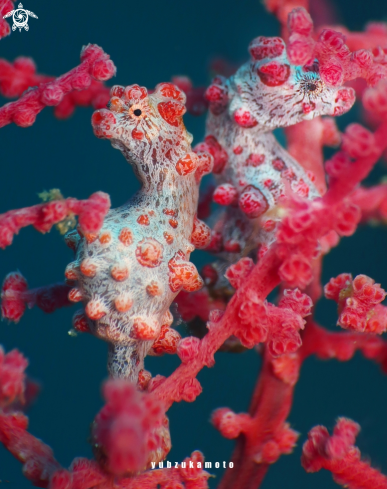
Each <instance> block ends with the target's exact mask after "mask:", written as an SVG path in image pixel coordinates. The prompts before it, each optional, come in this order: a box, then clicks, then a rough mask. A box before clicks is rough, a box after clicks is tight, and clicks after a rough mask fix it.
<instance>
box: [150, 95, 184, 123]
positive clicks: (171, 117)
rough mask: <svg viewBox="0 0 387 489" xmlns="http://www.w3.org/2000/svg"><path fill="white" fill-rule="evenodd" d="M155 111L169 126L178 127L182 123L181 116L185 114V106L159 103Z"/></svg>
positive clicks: (171, 101)
mask: <svg viewBox="0 0 387 489" xmlns="http://www.w3.org/2000/svg"><path fill="white" fill-rule="evenodd" d="M157 109H158V111H159V114H160V115H161V117H162V118H163V119H164V120H165V121H166V122H168V124H170V125H171V126H174V127H178V126H179V125H180V124H181V123H182V119H181V118H182V116H183V115H184V114H185V112H186V108H185V105H184V104H183V103H181V102H178V101H174V100H169V101H168V102H160V103H159V104H158V105H157Z"/></svg>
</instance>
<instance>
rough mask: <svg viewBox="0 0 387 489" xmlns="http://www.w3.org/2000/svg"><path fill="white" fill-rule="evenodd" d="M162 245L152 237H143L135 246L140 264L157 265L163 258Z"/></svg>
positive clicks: (150, 266) (153, 266)
mask: <svg viewBox="0 0 387 489" xmlns="http://www.w3.org/2000/svg"><path fill="white" fill-rule="evenodd" d="M163 249H164V248H163V245H162V244H161V243H159V242H158V241H157V240H156V239H154V238H144V239H143V240H142V241H140V242H139V243H138V245H137V248H136V258H137V261H138V262H139V263H140V265H142V266H144V267H148V268H155V267H158V266H159V265H160V263H161V261H162V259H163Z"/></svg>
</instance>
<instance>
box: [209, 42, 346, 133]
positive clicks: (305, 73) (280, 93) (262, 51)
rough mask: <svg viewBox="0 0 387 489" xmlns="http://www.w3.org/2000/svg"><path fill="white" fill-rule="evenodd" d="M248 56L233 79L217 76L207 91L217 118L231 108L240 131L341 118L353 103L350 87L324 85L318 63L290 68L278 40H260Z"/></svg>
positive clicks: (266, 129)
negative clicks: (218, 114)
mask: <svg viewBox="0 0 387 489" xmlns="http://www.w3.org/2000/svg"><path fill="white" fill-rule="evenodd" d="M249 51H250V55H251V60H250V61H249V62H248V63H246V64H244V65H243V66H242V67H241V68H240V69H239V70H238V71H237V72H236V73H235V75H233V76H232V77H231V78H230V79H229V80H225V79H224V78H222V77H217V78H216V79H215V80H214V83H213V85H212V86H211V87H210V89H209V90H208V91H207V94H208V95H209V98H210V109H211V108H212V112H213V113H215V114H216V113H221V112H222V110H226V109H227V110H228V112H229V114H230V116H231V117H232V118H233V119H234V120H235V122H236V123H237V124H239V125H240V126H242V127H254V126H261V127H262V130H263V131H272V130H273V129H275V128H277V127H286V126H291V125H293V124H296V123H298V122H301V121H303V120H308V119H313V118H314V117H317V116H320V115H341V114H343V113H344V112H347V111H348V110H349V109H350V108H351V107H352V105H353V104H354V102H355V92H354V90H353V89H352V88H347V87H336V86H328V85H327V84H325V83H324V82H323V80H322V79H321V77H320V74H319V65H318V62H317V61H316V60H314V61H313V62H310V63H309V64H308V65H305V66H300V65H294V64H291V63H290V61H289V58H288V56H287V54H286V46H285V43H284V41H283V40H282V39H281V38H279V37H263V36H260V37H257V38H256V39H254V40H253V41H252V42H251V43H250V46H249ZM211 91H212V93H211ZM212 94H213V99H215V100H214V101H213V102H212V103H211V95H212ZM219 94H221V96H220V95H219ZM211 106H212V107H211Z"/></svg>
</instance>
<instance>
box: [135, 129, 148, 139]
mask: <svg viewBox="0 0 387 489" xmlns="http://www.w3.org/2000/svg"><path fill="white" fill-rule="evenodd" d="M144 136H145V134H144V133H143V132H142V131H139V130H138V129H136V128H134V129H133V131H132V138H133V139H137V140H138V141H141V140H142V139H144Z"/></svg>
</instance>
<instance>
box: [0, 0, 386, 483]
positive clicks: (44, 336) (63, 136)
mask: <svg viewBox="0 0 387 489" xmlns="http://www.w3.org/2000/svg"><path fill="white" fill-rule="evenodd" d="M316 1H319V0H316ZM334 7H335V9H336V14H337V23H342V24H345V25H346V26H347V27H348V28H350V29H352V30H360V29H361V28H362V27H363V26H364V24H365V23H366V22H368V21H370V20H378V21H380V20H383V19H384V20H387V4H386V3H385V2H383V1H380V0H368V1H367V2H364V1H362V0H351V1H349V0H340V1H336V2H335V4H334ZM24 8H27V9H29V10H32V11H33V12H35V14H36V15H38V17H39V18H38V19H37V20H36V19H31V20H30V22H29V25H30V30H29V31H28V32H26V31H24V30H23V31H22V32H20V33H19V31H16V32H14V33H12V34H11V36H9V37H8V38H5V39H3V40H1V41H0V57H1V58H6V59H8V60H13V59H14V58H15V57H17V56H19V55H26V56H31V57H33V58H34V60H35V61H36V64H37V66H38V70H39V72H41V73H47V74H53V75H59V74H62V73H64V72H66V71H68V70H69V69H70V68H72V67H74V66H76V65H77V64H78V62H79V53H80V49H81V47H82V46H83V45H85V44H87V43H90V42H91V43H96V44H99V45H100V46H102V47H103V49H104V50H105V51H106V52H107V53H109V54H110V55H111V58H112V59H113V61H114V62H115V64H116V66H117V68H118V71H117V76H116V78H115V79H114V80H112V81H110V82H109V84H110V85H111V84H113V83H117V84H121V85H129V84H132V83H138V84H140V85H145V86H147V87H150V88H152V87H154V86H155V85H156V84H157V83H159V82H161V81H168V80H170V79H171V77H172V76H174V75H180V74H184V75H188V76H189V77H191V78H192V80H193V81H194V83H195V85H205V84H208V83H209V81H210V75H209V63H210V61H211V60H212V59H213V58H214V57H217V56H221V57H223V58H225V59H227V60H229V61H231V62H235V63H242V62H244V61H245V60H246V59H247V46H248V43H249V42H250V40H251V39H252V38H254V37H256V36H258V35H266V36H271V35H276V34H277V33H278V32H279V27H278V23H277V21H276V20H275V19H274V18H273V17H272V16H270V15H269V14H268V13H266V11H265V10H264V8H263V6H262V5H261V3H260V2H259V1H258V0H234V1H232V0H212V1H208V0H195V1H193V2H183V1H177V0H169V1H154V0H149V1H147V2H135V1H131V0H128V1H124V2H114V3H113V2H102V1H100V0H95V1H91V0H83V1H82V2H69V1H66V2H64V1H61V2H46V1H43V0H25V5H24ZM0 102H1V104H3V103H5V100H3V99H0ZM91 113H92V110H91V109H90V108H87V109H84V108H80V109H77V110H76V112H75V114H74V116H73V117H72V118H70V119H69V120H65V121H58V120H56V119H54V117H53V115H52V111H51V109H45V110H44V111H43V112H42V113H41V114H39V116H38V117H37V121H36V123H35V124H34V125H33V126H32V127H31V128H28V129H21V128H19V127H16V126H15V125H9V126H7V127H5V128H3V129H1V130H0V170H1V172H0V213H2V212H6V211H7V210H9V209H13V208H19V207H23V206H28V205H32V204H35V203H38V201H39V199H38V196H37V193H38V192H41V191H42V190H48V189H51V188H60V189H61V191H62V193H63V194H64V195H65V196H73V197H77V198H86V197H88V196H89V195H90V194H91V193H93V192H95V191H97V190H102V191H104V192H107V193H109V194H110V196H111V199H112V204H113V206H119V205H121V204H122V203H123V202H125V201H126V200H127V199H128V198H129V197H130V196H131V195H132V194H133V193H134V192H135V191H136V189H137V188H138V183H137V181H136V179H135V177H134V174H133V172H132V169H131V168H130V166H129V165H128V164H127V163H126V161H125V160H124V158H123V156H122V155H121V153H120V152H118V151H115V150H113V149H112V148H111V146H110V144H109V142H107V141H101V140H98V139H97V138H96V137H95V136H94V135H93V132H92V129H91V124H90V117H91ZM355 120H358V108H357V107H354V108H353V109H352V110H351V112H350V113H349V114H348V115H346V116H345V120H341V121H339V124H340V125H345V123H348V122H350V121H355ZM185 121H186V125H187V127H188V130H189V131H191V132H192V133H193V135H194V142H199V141H201V139H202V138H203V135H204V122H205V117H204V116H202V117H200V118H194V117H192V116H189V115H187V116H185ZM383 173H385V167H383V166H382V165H381V164H380V165H379V167H378V168H376V169H375V170H374V171H373V173H372V175H371V176H370V177H369V181H370V182H372V181H377V180H378V179H380V178H381V177H382V176H383ZM386 243H387V230H386V228H382V227H360V228H359V230H358V231H357V233H356V234H355V236H353V237H351V238H345V239H343V240H342V241H341V243H340V246H339V247H338V248H336V249H334V250H333V251H332V252H331V253H330V254H329V255H328V257H327V258H326V259H325V261H324V273H323V280H324V283H326V282H327V281H328V280H329V278H330V277H331V276H336V275H338V274H339V273H342V272H351V273H352V274H354V275H356V274H359V273H363V274H366V275H369V276H370V277H372V278H374V279H375V280H376V281H377V282H381V283H382V286H384V287H385V288H386V287H387V253H386ZM71 260H72V252H71V251H70V250H69V249H68V248H67V247H66V245H65V244H64V242H63V237H62V236H60V235H59V233H58V232H57V231H56V230H55V229H54V230H53V231H52V232H51V233H49V234H48V235H41V234H39V233H38V232H36V231H35V230H34V229H32V228H27V229H23V230H22V231H21V233H20V235H19V236H16V237H15V239H14V244H13V245H12V246H11V247H9V248H7V249H6V250H5V251H0V279H1V280H2V278H3V277H4V276H5V275H6V274H7V273H9V272H11V271H14V270H17V269H18V270H20V271H21V272H22V273H23V274H24V275H25V277H26V278H27V279H28V282H29V285H30V286H31V287H38V286H41V285H44V284H49V283H53V282H58V281H62V280H63V273H64V269H65V267H66V265H67V264H68V263H69V262H70V261H71ZM192 260H193V261H194V262H195V263H196V264H197V266H198V268H200V267H201V266H202V265H203V264H204V263H206V262H209V261H211V257H210V256H209V255H208V254H206V253H203V252H195V253H193V255H192ZM73 313H74V308H72V309H71V308H68V309H62V310H59V311H57V312H55V313H54V314H51V315H45V314H44V313H43V312H41V311H40V310H39V309H33V310H31V311H27V312H26V314H25V316H24V317H23V318H22V320H21V321H20V323H19V324H17V325H15V324H7V323H6V322H2V323H1V324H0V343H1V344H3V345H4V347H5V348H6V350H7V351H8V350H10V349H12V348H18V349H20V351H21V352H23V353H24V354H25V355H26V357H27V358H28V359H29V361H30V367H29V368H28V373H29V375H30V376H32V377H33V378H35V379H37V380H39V382H41V385H42V391H41V393H40V395H39V397H38V399H37V402H36V403H35V405H33V406H32V408H31V409H30V411H29V416H30V431H31V433H33V434H34V435H36V436H37V437H39V438H41V439H42V440H44V441H45V442H46V443H47V444H49V445H50V446H51V447H52V448H53V450H54V453H55V456H56V458H57V459H58V460H59V462H60V463H61V464H62V465H63V466H68V465H69V464H70V462H71V461H72V459H73V458H74V457H77V456H84V457H91V455H92V454H91V448H90V445H89V444H88V436H89V426H90V423H91V422H92V420H93V418H94V416H95V414H96V413H97V412H98V410H99V409H100V407H101V405H102V399H101V395H100V385H101V382H102V381H103V380H104V379H105V378H106V350H107V347H106V344H104V343H103V342H102V341H99V340H97V339H95V338H93V337H91V336H89V335H84V336H82V335H79V336H77V337H76V338H73V337H71V336H69V335H68V334H67V332H68V331H69V330H70V329H71V317H72V315H73ZM317 317H318V320H319V321H320V323H322V324H324V325H325V326H326V327H328V328H331V329H334V328H335V323H336V319H337V315H336V309H335V305H334V304H333V303H329V302H328V301H325V300H323V301H322V302H321V303H320V304H319V305H318V308H317ZM184 331H185V330H184V325H182V326H181V332H183V334H184ZM215 360H216V364H215V366H214V367H213V368H212V369H204V370H203V371H202V372H201V373H200V374H199V380H200V382H201V384H202V386H203V393H202V395H200V396H199V398H198V399H197V400H196V401H195V402H194V403H192V404H188V403H180V404H176V405H174V406H173V407H172V409H171V410H170V412H169V418H170V426H171V435H172V441H173V448H172V451H171V453H170V455H169V456H168V459H169V460H171V461H181V460H182V459H183V458H184V457H186V456H188V455H189V454H190V453H191V452H192V451H193V450H195V449H199V450H201V451H202V452H203V453H204V455H205V457H206V459H207V460H209V461H212V462H215V461H220V462H222V461H228V460H229V458H230V455H231V452H232V448H233V442H232V441H229V440H225V439H223V438H222V437H221V436H220V435H219V433H218V432H217V431H216V430H215V429H214V428H213V427H212V426H211V425H210V423H209V417H210V414H211V411H212V410H213V409H214V408H216V407H220V406H229V407H230V408H232V409H233V410H234V411H236V412H240V411H246V409H247V407H248V403H249V399H250V395H251V393H252V389H253V386H254V383H255V381H256V378H257V374H258V372H259V368H260V358H259V356H258V355H257V353H256V352H255V351H248V352H246V353H243V354H239V355H232V354H226V353H218V354H217V355H216V357H215ZM177 364H178V359H177V358H176V357H173V358H171V357H161V358H149V359H147V360H146V367H147V368H148V369H149V370H150V371H151V372H152V373H153V374H156V373H159V374H163V375H168V374H169V373H170V372H171V371H172V370H173V369H174V368H175V367H176V365H177ZM386 399H387V377H386V376H384V375H383V374H382V373H381V372H380V371H379V368H378V366H377V365H375V364H373V363H372V362H369V361H367V360H365V359H364V358H363V357H361V356H360V355H359V354H357V355H356V356H355V358H354V359H353V360H351V361H350V362H346V363H339V362H337V361H330V362H322V361H318V360H315V359H309V360H307V362H306V363H305V365H304V367H303V369H302V372H301V378H300V381H299V383H298V384H297V387H296V390H295V397H294V405H293V409H292V411H291V414H290V417H289V421H290V422H291V424H292V427H293V428H294V429H296V430H297V431H299V432H300V433H301V437H300V441H299V446H298V447H297V448H296V449H295V450H294V453H293V454H292V455H290V456H283V457H281V459H280V460H279V462H278V463H276V464H275V465H274V466H273V467H272V468H271V469H270V470H269V473H268V476H267V478H266V479H265V481H264V483H263V485H262V487H263V488H264V489H274V488H275V489H277V488H281V489H285V488H288V489H290V488H296V487H297V489H307V488H308V489H309V488H311V487H313V488H314V489H323V488H324V489H329V488H334V487H337V486H336V484H335V483H334V482H333V481H332V477H331V475H330V474H328V473H325V472H320V473H318V474H306V473H305V471H304V470H303V469H302V467H301V465H300V454H301V446H302V443H303V441H304V440H305V437H306V434H307V432H308V431H309V429H310V428H311V427H312V426H315V425H316V424H324V425H326V426H327V427H329V428H332V427H333V425H334V421H335V419H336V418H337V417H338V416H347V417H350V418H352V419H354V420H356V421H357V422H358V423H360V424H361V426H362V431H361V434H360V436H359V438H358V446H359V447H360V449H361V451H362V453H363V455H364V456H366V457H370V458H371V460H372V464H373V465H374V466H375V467H378V468H381V469H382V470H384V472H387V416H386V414H387V413H386ZM234 470H238V467H235V469H234ZM212 472H213V473H214V474H215V476H216V478H215V479H212V480H211V481H210V484H211V487H216V485H217V483H218V482H219V480H220V478H221V475H222V470H221V469H214V470H213V471H212ZM0 480H1V481H2V482H1V483H0V489H24V488H28V487H31V485H30V483H29V482H28V481H27V480H25V479H24V478H23V476H22V473H21V465H20V464H19V462H17V461H16V460H15V459H14V458H13V457H12V456H11V455H10V454H9V453H8V452H7V451H6V450H4V449H3V448H2V447H0Z"/></svg>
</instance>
